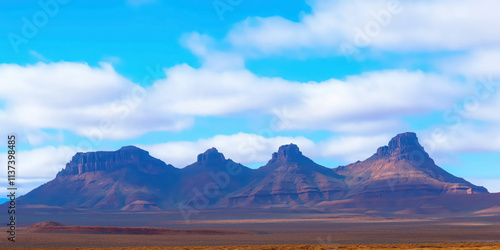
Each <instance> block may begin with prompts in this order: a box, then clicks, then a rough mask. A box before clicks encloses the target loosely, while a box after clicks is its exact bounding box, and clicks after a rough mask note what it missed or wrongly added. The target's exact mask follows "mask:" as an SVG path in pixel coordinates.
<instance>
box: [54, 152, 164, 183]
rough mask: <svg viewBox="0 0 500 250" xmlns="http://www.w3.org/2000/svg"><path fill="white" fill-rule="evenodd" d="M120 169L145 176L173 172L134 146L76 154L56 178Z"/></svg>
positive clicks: (161, 162)
mask: <svg viewBox="0 0 500 250" xmlns="http://www.w3.org/2000/svg"><path fill="white" fill-rule="evenodd" d="M122 168H135V169H137V170H139V171H142V172H144V173H146V174H153V175H154V174H163V173H165V172H167V171H169V170H173V169H174V167H173V166H172V165H167V164H165V163H164V162H163V161H161V160H158V159H156V158H153V157H151V156H150V155H149V153H148V152H147V151H144V150H142V149H140V148H137V147H134V146H127V147H122V148H121V149H119V150H117V151H112V152H105V151H98V152H89V153H77V154H76V155H75V156H73V158H72V159H71V161H70V162H69V163H67V164H66V168H64V169H63V170H61V172H59V173H58V176H65V175H78V174H83V173H89V172H97V171H105V172H112V171H116V170H120V169H122Z"/></svg>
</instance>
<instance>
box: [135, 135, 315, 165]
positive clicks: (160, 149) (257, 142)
mask: <svg viewBox="0 0 500 250" xmlns="http://www.w3.org/2000/svg"><path fill="white" fill-rule="evenodd" d="M290 143H294V144H297V145H298V146H299V147H300V149H301V150H302V151H303V152H309V153H314V152H315V145H314V143H313V142H312V141H311V140H309V139H307V138H304V137H301V136H299V137H279V136H278V137H271V138H266V137H263V136H261V135H257V134H246V133H238V134H234V135H217V136H214V137H212V138H208V139H200V140H198V141H194V142H187V141H180V142H167V143H163V144H155V145H140V146H139V147H141V148H144V149H146V150H147V151H149V152H150V153H151V155H152V156H155V157H157V158H159V159H161V160H163V161H165V162H167V163H170V164H172V165H174V166H176V167H178V168H183V167H185V166H187V165H188V164H191V163H193V162H195V161H196V156H197V155H198V154H200V153H203V152H205V151H206V150H207V149H209V148H212V147H215V148H217V149H218V150H219V152H221V153H223V154H224V156H225V157H226V158H230V159H232V160H233V161H235V162H238V163H242V164H252V163H265V162H267V161H268V160H269V159H271V154H272V153H273V152H276V151H277V150H278V148H279V146H281V145H284V144H290Z"/></svg>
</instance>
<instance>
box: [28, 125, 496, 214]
mask: <svg viewBox="0 0 500 250" xmlns="http://www.w3.org/2000/svg"><path fill="white" fill-rule="evenodd" d="M487 193H488V191H487V190H486V188H484V187H480V186H476V185H473V184H472V183H470V182H468V181H466V180H465V179H463V178H459V177H456V176H454V175H452V174H450V173H448V172H446V171H445V170H443V169H442V168H440V167H438V166H437V165H436V164H435V163H434V161H433V160H432V159H431V158H430V156H429V155H428V154H427V153H426V152H425V150H424V148H423V147H422V146H421V145H420V144H419V142H418V138H417V136H416V134H415V133H411V132H407V133H402V134H398V135H396V136H395V137H394V138H392V139H391V140H390V141H389V143H388V145H386V146H382V147H379V148H378V149H377V151H376V152H375V153H374V154H373V155H372V156H371V157H369V158H367V159H366V160H364V161H358V162H356V163H352V164H349V165H346V166H340V167H337V168H328V167H325V166H321V165H319V164H317V163H315V162H314V161H313V160H311V159H309V158H308V157H306V156H304V155H303V154H302V152H301V151H300V149H299V147H298V146H297V145H295V144H288V145H283V146H281V147H280V148H279V149H278V151H277V152H274V153H273V154H271V159H270V160H269V161H268V162H267V164H265V165H264V166H262V167H260V168H258V169H250V168H248V167H245V166H244V165H242V164H240V163H236V162H234V161H232V160H231V159H226V158H225V156H224V155H223V154H222V153H220V152H219V151H218V150H217V149H216V148H210V149H208V150H206V151H205V152H204V153H201V154H199V155H198V156H197V158H196V161H195V162H194V163H192V164H190V165H188V166H186V167H185V168H182V169H179V168H175V167H173V166H172V165H170V164H166V163H165V162H163V161H161V160H159V159H157V158H154V157H152V156H151V155H150V154H149V153H148V152H147V151H145V150H142V149H139V148H137V147H135V146H126V147H122V148H120V149H119V150H117V151H98V152H88V153H77V154H76V155H75V156H74V157H73V158H72V160H71V161H70V162H69V163H67V164H66V167H65V168H64V169H63V170H61V171H60V172H59V173H58V174H57V175H56V177H55V179H54V180H52V181H49V182H48V183H45V184H44V185H42V186H40V187H38V188H36V189H34V190H32V191H31V192H29V193H28V194H26V195H24V196H22V197H20V199H21V200H22V201H23V203H24V204H34V205H48V206H61V207H69V208H90V209H112V210H125V211H161V210H170V209H176V208H179V207H182V206H188V207H193V208H196V209H205V208H268V207H289V208H293V207H297V206H299V207H303V206H305V207H315V206H319V204H321V207H324V205H325V204H339V202H343V203H345V202H349V200H350V199H356V200H357V201H356V204H358V205H356V206H369V205H368V203H366V202H364V201H367V200H368V199H406V198H413V197H427V196H440V195H454V194H463V195H466V194H469V195H470V194H487ZM360 200H361V201H363V202H361V203H360ZM359 204H364V205H359ZM342 206H345V204H344V205H342ZM330 207H334V205H331V206H330Z"/></svg>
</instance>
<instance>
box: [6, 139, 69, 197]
mask: <svg viewBox="0 0 500 250" xmlns="http://www.w3.org/2000/svg"><path fill="white" fill-rule="evenodd" d="M75 153H76V149H74V148H72V147H68V146H60V147H53V146H47V147H43V148H37V149H32V150H26V151H17V153H16V176H17V177H16V186H17V187H18V188H19V192H20V193H21V194H25V193H27V192H29V191H30V190H32V189H33V188H36V187H38V186H40V185H41V184H43V183H45V182H48V181H50V180H52V179H54V178H55V176H56V174H57V173H58V172H59V171H60V170H61V169H63V168H64V167H65V166H66V163H67V162H69V161H70V160H71V158H72V157H73V155H75ZM0 159H1V160H2V162H7V154H6V153H3V154H0ZM6 174H7V171H2V172H0V178H2V179H4V180H6V179H7V175H6ZM5 184H6V183H5V182H4V185H5Z"/></svg>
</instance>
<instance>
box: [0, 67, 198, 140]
mask: <svg viewBox="0 0 500 250" xmlns="http://www.w3.org/2000/svg"><path fill="white" fill-rule="evenodd" d="M0 79H2V84H0V100H2V101H4V103H5V108H4V109H3V110H0V116H3V117H5V118H6V119H2V120H3V121H4V123H3V124H2V125H3V126H2V129H1V130H2V131H4V132H6V133H8V132H19V133H26V134H28V135H27V137H31V138H32V139H30V138H28V140H31V141H33V144H32V145H36V144H39V143H38V142H39V140H38V139H37V138H35V137H33V136H29V134H32V135H35V134H38V135H40V134H43V132H41V131H40V130H42V129H64V130H69V131H73V132H76V133H77V134H79V135H81V136H86V137H89V138H92V140H93V141H100V140H102V139H106V138H112V139H120V138H131V137H136V136H139V135H141V134H143V133H146V132H149V131H165V130H180V129H183V128H186V127H188V126H190V124H191V119H190V118H184V119H182V118H181V117H177V116H176V115H175V114H169V113H163V114H162V116H157V113H155V111H154V108H152V107H150V106H148V105H147V103H144V100H145V99H146V97H147V94H148V93H147V91H146V90H145V89H144V88H142V87H140V86H138V85H136V84H134V83H132V82H130V81H129V80H128V79H126V78H125V77H123V76H121V75H119V74H118V73H116V72H115V71H114V69H113V68H112V66H111V65H109V64H101V66H100V67H90V66H89V65H87V64H83V63H67V62H59V63H50V64H44V63H38V64H35V65H28V66H19V65H15V64H2V65H0ZM37 130H38V131H37ZM38 137H39V136H38Z"/></svg>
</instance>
